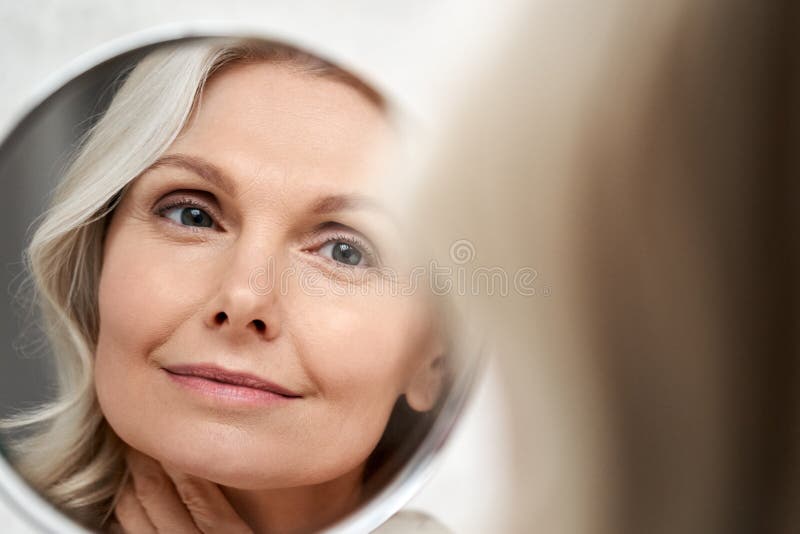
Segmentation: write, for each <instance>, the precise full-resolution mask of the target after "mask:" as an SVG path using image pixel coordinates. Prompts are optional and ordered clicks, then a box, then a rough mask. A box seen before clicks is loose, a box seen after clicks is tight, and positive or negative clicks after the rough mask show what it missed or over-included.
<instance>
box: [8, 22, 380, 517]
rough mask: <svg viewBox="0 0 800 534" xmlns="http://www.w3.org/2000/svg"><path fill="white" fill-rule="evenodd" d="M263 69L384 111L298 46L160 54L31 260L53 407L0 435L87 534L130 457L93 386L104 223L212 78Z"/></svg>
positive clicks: (72, 177)
mask: <svg viewBox="0 0 800 534" xmlns="http://www.w3.org/2000/svg"><path fill="white" fill-rule="evenodd" d="M264 60H266V61H273V62H283V63H286V64H287V65H288V66H290V67H292V68H297V69H298V70H300V71H302V72H309V73H312V74H314V75H318V76H325V77H331V78H333V79H337V80H339V81H342V82H344V83H348V84H350V85H352V86H354V87H355V88H357V89H358V90H359V91H361V92H362V94H364V95H365V96H366V97H367V98H368V99H369V100H371V101H372V102H373V103H375V104H376V105H379V106H381V107H382V106H383V101H382V99H381V97H380V95H379V94H378V93H377V92H376V91H374V90H373V89H371V88H370V87H369V86H367V85H366V84H365V83H363V82H361V81H360V80H359V79H357V78H356V77H355V76H353V75H351V74H349V73H348V72H347V71H345V70H343V69H341V68H339V67H337V66H334V65H332V64H331V63H328V62H327V61H325V60H323V59H320V58H318V57H316V56H312V55H310V54H308V53H306V52H303V51H300V50H298V49H295V48H293V47H290V46H286V45H282V44H276V43H269V42H266V41H261V40H255V39H238V38H237V39H229V38H214V39H203V40H194V41H190V42H188V43H180V44H177V45H175V44H173V45H169V46H163V47H159V48H158V49H156V50H154V51H153V52H150V53H149V54H148V55H147V56H146V57H145V58H144V59H142V60H141V61H140V62H139V63H138V64H137V65H136V66H135V68H133V69H132V70H131V71H130V73H129V74H128V75H127V78H126V79H125V81H124V83H123V84H122V85H121V87H120V88H119V90H118V92H117V93H116V95H115V96H114V98H113V100H112V102H111V104H110V106H109V108H108V110H107V111H106V112H105V114H104V115H103V116H102V118H101V119H100V120H99V121H98V122H97V123H96V124H95V125H94V126H93V127H92V128H91V129H90V130H89V131H88V132H87V133H86V134H85V135H84V136H83V138H82V139H81V143H80V145H79V147H80V148H79V149H78V150H77V151H76V153H75V156H74V159H73V160H72V161H71V163H70V165H69V167H68V169H67V171H66V173H65V176H64V178H63V180H62V181H61V182H60V183H59V184H58V186H57V188H56V190H55V192H54V195H53V197H52V199H51V202H50V206H49V208H48V210H47V211H46V212H45V213H44V215H43V217H42V220H41V223H40V225H39V226H38V228H37V229H36V231H35V233H34V235H33V236H32V239H31V242H30V244H29V245H28V248H27V250H26V251H25V255H24V258H23V259H24V262H25V267H26V270H27V272H28V275H29V277H30V278H29V280H28V281H29V282H30V283H31V284H32V287H33V290H34V294H33V295H32V297H33V301H32V303H33V305H34V306H36V307H38V309H39V311H40V312H41V317H42V321H43V325H42V326H43V328H44V331H45V332H46V335H47V338H48V340H49V342H50V347H51V350H52V352H53V354H54V355H55V366H56V371H57V377H58V384H57V398H56V400H54V401H52V402H50V403H47V404H44V405H42V406H40V407H38V408H36V409H34V410H31V411H28V412H26V413H19V414H16V415H14V416H13V417H9V418H6V419H4V420H0V430H5V431H20V430H24V431H26V432H25V433H24V437H19V436H17V437H16V438H14V439H11V440H10V442H9V443H7V445H9V449H10V457H11V460H12V461H13V463H14V465H15V467H16V468H17V469H18V470H19V472H20V474H21V475H22V476H23V477H24V478H25V479H26V480H27V481H28V482H29V483H30V484H31V485H32V486H33V487H34V488H35V489H36V490H38V491H40V492H41V493H42V494H43V495H44V496H45V497H47V498H48V499H49V500H50V502H52V503H53V504H54V505H56V506H57V507H59V508H60V509H61V510H62V511H64V512H65V513H66V514H67V515H69V516H70V517H72V518H73V519H74V520H76V521H77V522H79V523H81V524H83V525H84V526H86V527H89V528H101V527H102V526H103V525H104V524H105V523H106V522H107V520H108V519H109V517H110V516H111V513H112V511H113V507H114V504H115V498H116V496H117V494H118V491H119V489H120V487H121V485H122V484H123V482H124V480H125V477H126V467H125V463H124V459H123V452H124V446H123V443H122V441H121V440H120V439H119V438H118V437H117V436H116V434H115V433H114V432H113V430H112V429H111V428H110V426H109V425H108V423H107V422H106V420H105V418H104V416H103V414H102V412H101V410H100V406H99V404H98V401H97V398H96V394H95V389H94V377H93V359H94V358H93V355H94V352H95V349H96V342H97V335H98V329H99V318H98V305H97V291H98V281H99V277H100V272H101V267H102V251H103V240H104V236H105V229H106V226H107V222H108V220H109V219H110V217H108V215H109V214H110V213H111V212H112V211H113V210H114V208H115V207H116V205H117V204H118V202H119V200H120V199H121V197H122V195H123V194H124V192H125V190H126V188H127V186H128V185H129V184H130V183H131V182H132V181H133V180H134V179H135V178H136V177H138V176H139V175H140V174H141V173H142V172H143V171H144V170H145V169H147V168H148V167H149V166H150V165H151V164H152V163H153V162H154V161H155V160H156V159H157V158H158V157H159V156H160V155H161V154H162V153H163V152H164V151H165V150H166V149H167V148H168V147H169V146H170V144H171V143H172V142H173V141H174V140H175V138H176V137H177V136H178V135H179V133H180V132H181V131H182V130H183V129H184V127H185V126H186V125H187V122H188V121H189V120H190V117H191V116H192V113H193V112H194V110H195V109H196V106H197V105H198V103H199V99H200V96H201V94H202V90H203V87H204V86H205V83H206V82H207V81H208V79H209V78H210V76H211V75H212V74H214V73H215V72H217V71H219V70H220V69H221V68H223V67H224V66H225V65H228V64H230V63H232V62H248V61H264Z"/></svg>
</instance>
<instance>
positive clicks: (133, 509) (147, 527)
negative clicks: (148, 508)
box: [112, 481, 156, 534]
mask: <svg viewBox="0 0 800 534" xmlns="http://www.w3.org/2000/svg"><path fill="white" fill-rule="evenodd" d="M114 515H115V516H116V518H117V522H118V523H119V526H120V527H122V529H121V530H120V529H119V528H117V527H114V530H112V532H113V531H116V532H122V533H126V532H131V533H134V532H135V533H136V534H139V533H142V534H156V529H155V527H154V526H153V523H151V522H150V518H148V517H147V512H145V510H144V508H143V507H142V504H141V503H140V502H139V499H137V498H136V494H135V493H134V491H133V484H132V482H131V481H128V482H127V483H126V484H125V486H124V487H123V489H122V490H121V491H120V496H119V499H118V500H117V505H116V506H115V507H114Z"/></svg>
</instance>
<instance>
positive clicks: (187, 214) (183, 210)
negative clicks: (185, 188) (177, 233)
mask: <svg viewBox="0 0 800 534" xmlns="http://www.w3.org/2000/svg"><path fill="white" fill-rule="evenodd" d="M160 213H161V214H162V215H163V216H165V217H166V218H168V219H171V220H173V221H175V222H176V223H178V224H182V225H184V226H192V227H201V228H211V227H212V226H213V225H214V219H213V218H212V217H211V216H210V215H209V214H208V213H207V212H206V211H205V210H203V209H201V208H199V207H197V206H193V205H187V204H186V203H183V204H178V205H175V206H167V207H165V208H162V209H161V210H160ZM172 213H177V214H178V216H177V217H174V216H172V215H171V214H172Z"/></svg>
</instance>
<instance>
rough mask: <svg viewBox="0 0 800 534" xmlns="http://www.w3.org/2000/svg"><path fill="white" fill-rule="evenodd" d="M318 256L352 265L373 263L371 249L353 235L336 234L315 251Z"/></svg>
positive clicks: (365, 265) (362, 265)
mask: <svg viewBox="0 0 800 534" xmlns="http://www.w3.org/2000/svg"><path fill="white" fill-rule="evenodd" d="M317 254H319V255H320V256H322V257H324V258H326V259H331V260H333V261H335V262H337V263H342V264H344V265H348V266H352V267H368V266H370V265H373V264H374V263H375V259H374V257H373V254H372V252H371V249H370V248H369V247H368V246H367V245H366V244H364V243H361V242H360V241H359V240H358V239H357V238H356V237H354V236H336V237H333V238H331V239H329V240H328V241H326V242H325V243H324V244H323V245H322V246H321V247H320V248H319V249H318V251H317Z"/></svg>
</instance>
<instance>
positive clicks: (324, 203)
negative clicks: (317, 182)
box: [147, 154, 397, 223]
mask: <svg viewBox="0 0 800 534" xmlns="http://www.w3.org/2000/svg"><path fill="white" fill-rule="evenodd" d="M162 166H171V167H180V168H183V169H186V170H188V171H191V172H193V173H194V174H196V175H197V176H199V177H200V178H202V179H204V180H206V181H207V182H210V183H212V184H213V185H215V186H216V187H218V188H219V189H220V190H221V191H224V192H225V193H227V194H228V195H229V196H231V197H236V196H237V194H238V190H237V188H236V183H235V182H234V181H233V180H231V179H230V178H229V177H228V176H227V175H226V174H225V173H224V172H223V171H222V169H220V168H219V167H217V166H216V165H214V164H213V163H210V162H208V161H205V160H204V159H202V158H199V157H197V156H190V155H187V154H168V155H165V156H161V157H160V158H158V159H157V160H156V161H155V163H153V164H152V165H150V167H148V169H147V170H151V169H155V168H158V167H162ZM360 209H366V210H372V211H377V212H380V213H382V214H384V215H386V216H387V217H389V218H390V219H392V221H393V222H395V223H397V221H396V219H395V218H394V216H393V215H392V214H391V213H390V212H389V210H388V209H386V207H385V206H384V205H383V204H381V203H380V202H379V201H378V200H377V199H375V198H372V197H369V196H365V195H361V194H336V195H327V196H324V197H322V198H320V199H318V200H316V201H315V202H314V204H313V205H312V206H311V209H310V212H311V213H313V214H315V215H326V214H329V213H335V212H341V211H347V210H360Z"/></svg>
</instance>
